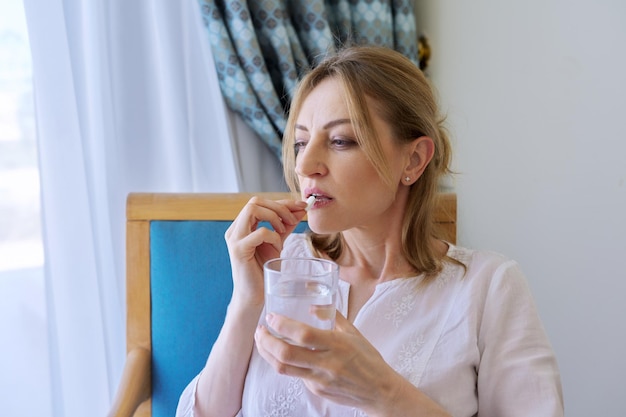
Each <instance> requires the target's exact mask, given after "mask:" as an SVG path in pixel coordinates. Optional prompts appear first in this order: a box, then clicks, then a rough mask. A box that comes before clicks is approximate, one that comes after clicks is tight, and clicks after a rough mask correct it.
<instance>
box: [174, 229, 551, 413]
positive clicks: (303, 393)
mask: <svg viewBox="0 0 626 417" xmlns="http://www.w3.org/2000/svg"><path fill="white" fill-rule="evenodd" d="M282 256H284V257H288V256H312V254H311V252H310V250H309V248H308V245H307V243H306V240H305V237H304V235H301V234H292V235H291V236H290V237H289V238H288V240H287V242H286V243H285V249H284V250H283V253H282ZM448 256H449V257H451V258H454V259H456V260H458V261H460V262H461V263H463V264H464V265H466V266H467V270H465V269H464V268H462V267H461V266H459V265H456V264H453V263H450V262H446V264H445V267H444V269H443V271H442V272H441V273H440V275H439V276H438V277H437V278H436V279H435V280H434V281H432V282H431V283H430V284H428V285H426V286H419V285H418V284H419V283H420V281H421V280H422V276H417V277H411V278H400V279H394V280H392V281H387V282H383V283H381V284H379V285H377V286H376V289H375V291H374V294H373V295H372V296H371V298H370V299H369V300H368V301H367V302H366V303H365V305H364V306H363V307H362V308H361V310H360V311H359V313H358V315H357V316H356V318H355V320H354V325H355V327H357V328H358V329H359V331H360V332H361V333H362V334H363V335H364V336H365V337H366V338H367V339H368V340H369V341H370V342H371V343H372V344H373V345H374V346H375V347H376V348H377V349H378V351H379V352H380V353H381V354H382V356H383V357H384V358H385V360H386V361H387V363H389V364H390V365H391V366H392V367H393V368H394V369H395V370H396V371H397V372H398V373H400V374H401V375H403V376H404V377H405V378H406V379H407V380H409V381H410V382H411V383H412V384H414V385H415V386H416V387H418V388H419V389H420V390H421V391H422V392H424V393H425V394H426V395H428V396H429V397H430V398H431V399H433V400H434V401H436V402H437V403H438V404H440V405H441V406H442V407H443V408H444V409H445V410H447V411H448V412H449V413H450V414H451V415H453V416H455V417H470V416H485V417H505V416H506V417H513V416H520V417H522V416H523V417H528V416H533V417H548V416H550V417H557V416H563V396H562V390H561V382H560V376H559V371H558V368H557V363H556V359H555V357H554V353H553V351H552V348H551V346H550V343H549V341H548V338H547V337H546V334H545V331H544V329H543V326H542V324H541V321H540V319H539V316H538V315H537V311H536V308H535V304H534V302H533V299H532V295H531V293H530V290H529V287H528V285H527V282H526V280H525V278H524V275H523V274H522V272H521V270H520V268H519V266H518V264H517V263H516V262H514V261H512V260H509V259H506V258H504V257H502V256H501V255H498V254H495V253H492V252H485V251H482V252H481V251H472V250H469V249H465V248H461V247H457V246H454V245H450V248H449V250H448ZM340 274H341V271H340ZM339 290H340V291H339V296H338V309H339V311H341V313H342V314H343V315H344V316H347V307H348V294H349V292H350V285H349V284H348V283H347V282H345V281H340V288H339ZM263 316H264V315H262V317H263ZM196 384H197V377H196V378H195V379H194V380H193V381H191V383H190V384H189V385H188V386H187V388H186V389H185V391H184V392H183V393H182V395H181V398H180V402H179V406H178V411H177V416H179V417H193V411H192V410H193V404H194V397H195V391H196ZM268 416H281V417H288V416H290V417H291V416H292V417H304V416H306V417H322V416H329V417H348V416H349V417H355V416H358V417H360V416H365V414H364V413H363V412H361V411H360V410H358V409H356V408H353V407H346V406H342V405H337V404H335V403H333V402H331V401H328V400H325V399H322V398H320V397H318V396H316V395H314V394H312V393H311V392H310V391H308V390H307V388H306V387H305V385H304V384H303V382H302V381H301V380H300V379H299V378H294V377H289V376H284V375H279V374H277V373H276V372H275V371H274V370H273V369H272V368H271V367H270V366H269V365H268V364H267V363H266V362H265V360H264V359H263V358H262V357H261V356H260V355H259V354H258V352H257V351H256V349H254V351H253V353H252V358H251V360H250V366H249V369H248V375H247V377H246V381H245V387H244V393H243V398H242V409H241V410H240V411H239V413H238V414H237V417H268Z"/></svg>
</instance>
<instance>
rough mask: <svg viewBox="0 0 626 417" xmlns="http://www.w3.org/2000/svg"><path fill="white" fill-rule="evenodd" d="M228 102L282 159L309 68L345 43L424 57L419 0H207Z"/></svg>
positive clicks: (204, 8)
mask: <svg viewBox="0 0 626 417" xmlns="http://www.w3.org/2000/svg"><path fill="white" fill-rule="evenodd" d="M199 3H200V10H201V13H202V18H203V22H204V26H205V28H206V33H207V37H208V39H209V42H210V44H211V47H212V50H213V56H214V59H215V62H216V65H217V72H218V76H219V82H220V87H221V90H222V93H223V95H224V97H225V100H226V103H227V104H228V106H229V107H230V108H231V109H232V110H233V111H235V112H237V113H238V114H240V115H241V117H242V118H243V120H245V122H246V123H247V124H248V125H249V126H250V127H251V128H252V129H253V130H254V131H255V132H257V133H258V135H259V137H260V138H261V139H262V140H263V142H264V143H265V144H266V145H267V146H268V148H269V149H271V150H272V152H274V154H275V155H276V156H277V157H278V158H280V154H281V138H282V134H283V131H284V127H285V123H286V112H287V108H288V105H289V102H290V100H291V96H292V94H293V91H294V87H295V84H296V83H297V81H298V79H299V78H300V77H301V76H302V73H303V72H304V71H306V70H307V69H308V68H310V67H311V66H313V65H315V64H316V63H317V62H318V61H319V60H320V59H321V58H322V57H323V55H324V54H325V53H327V52H332V51H334V50H335V49H336V48H337V47H340V46H342V45H345V44H371V45H381V46H386V47H389V48H394V49H396V50H397V51H399V52H401V53H403V54H404V55H406V56H407V57H409V58H410V59H411V60H412V61H414V62H415V64H416V65H419V63H418V39H417V33H416V27H415V15H414V10H413V1H412V0H362V1H356V0H265V1H248V2H246V1H242V0H199Z"/></svg>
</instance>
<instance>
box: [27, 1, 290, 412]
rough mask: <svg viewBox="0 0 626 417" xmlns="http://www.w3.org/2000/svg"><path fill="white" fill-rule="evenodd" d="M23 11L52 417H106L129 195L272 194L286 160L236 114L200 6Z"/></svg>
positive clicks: (58, 4)
mask: <svg viewBox="0 0 626 417" xmlns="http://www.w3.org/2000/svg"><path fill="white" fill-rule="evenodd" d="M25 11H26V17H27V23H28V29H29V37H30V44H31V50H32V61H33V82H34V91H35V114H36V120H37V136H38V146H39V164H40V174H41V190H42V191H41V192H42V205H43V208H42V211H43V235H44V248H45V275H46V277H45V285H46V301H47V309H46V310H47V317H48V324H49V325H48V336H49V344H50V363H51V375H52V376H51V382H50V385H51V390H52V393H51V397H52V409H53V415H54V416H58V417H61V416H63V417H84V416H102V415H106V410H107V409H108V407H109V405H110V403H111V399H112V397H113V395H114V391H115V389H116V387H117V385H118V383H119V377H120V375H121V370H122V366H123V362H124V358H125V331H124V322H125V319H124V317H125V287H124V285H125V272H124V271H125V269H124V257H125V255H124V253H125V252H124V251H125V248H124V242H125V199H126V195H127V193H129V192H131V191H147V192H149V191H172V192H196V191H198V192H228V191H240V190H245V191H254V190H258V191H273V190H277V189H282V187H283V184H282V182H281V172H280V164H279V163H277V162H276V160H275V158H274V156H273V155H272V154H271V153H270V152H269V151H268V150H267V148H266V147H265V146H264V145H263V144H262V143H261V142H260V141H259V140H258V139H257V138H255V137H254V135H253V134H252V132H251V131H250V129H249V128H248V127H247V126H245V125H244V124H243V123H242V122H241V121H239V120H238V118H236V117H233V113H232V112H230V111H229V110H227V109H226V107H225V105H224V102H223V99H222V96H221V93H220V90H219V85H218V81H217V74H216V72H215V63H214V62H213V59H212V55H211V53H210V46H209V44H208V41H207V40H206V37H205V36H204V29H203V27H202V23H201V17H200V14H199V10H198V8H197V3H195V2H191V1H189V2H170V1H157V2H149V1H139V2H127V1H124V0H109V1H106V2H91V1H89V2H87V1H80V0H49V1H45V2H39V1H36V0H25ZM242 149H243V150H244V151H241V150H242ZM250 158H251V160H249V159H250ZM260 164H264V165H263V166H264V170H263V174H262V175H259V169H260V168H259V165H260ZM25 372H28V370H25Z"/></svg>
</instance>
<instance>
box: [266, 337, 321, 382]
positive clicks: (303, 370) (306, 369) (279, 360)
mask: <svg viewBox="0 0 626 417" xmlns="http://www.w3.org/2000/svg"><path fill="white" fill-rule="evenodd" d="M254 339H255V342H256V346H257V350H258V352H259V354H260V355H261V356H262V357H263V359H265V360H266V361H267V362H268V363H269V364H270V365H271V366H272V368H274V369H275V370H276V372H278V373H279V374H283V375H289V376H296V377H300V378H306V377H309V376H310V375H311V368H312V364H311V363H310V360H307V359H306V358H307V356H308V355H310V354H311V353H313V351H312V350H311V349H310V348H306V347H302V346H297V345H294V344H293V343H290V342H287V341H286V340H285V339H282V338H278V337H276V336H274V335H273V334H272V333H270V331H269V330H268V328H267V327H265V326H259V327H258V328H257V330H256V332H255V334H254Z"/></svg>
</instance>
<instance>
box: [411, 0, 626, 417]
mask: <svg viewBox="0 0 626 417" xmlns="http://www.w3.org/2000/svg"><path fill="white" fill-rule="evenodd" d="M416 7H417V10H418V13H419V18H418V20H419V24H420V30H421V31H422V32H424V33H425V34H426V35H427V36H428V37H429V38H430V40H431V44H432V48H433V58H432V62H431V68H430V70H429V74H430V77H431V79H432V80H433V82H434V84H435V86H436V88H437V89H438V91H439V95H440V98H441V103H442V106H443V109H444V110H445V111H446V113H447V114H448V122H449V127H450V130H451V133H452V137H453V141H454V144H455V151H456V157H455V158H456V159H455V167H456V170H457V171H458V172H459V175H458V176H457V178H456V183H455V188H456V191H457V194H458V199H459V242H460V243H461V244H463V245H465V246H471V247H476V248H487V249H494V250H497V251H499V252H502V253H505V254H507V255H509V256H511V257H513V258H515V259H517V260H518V261H520V263H521V264H522V267H523V269H524V271H525V272H526V274H527V276H528V279H529V281H530V284H531V287H532V289H533V292H534V294H535V298H536V301H537V304H538V306H539V310H540V313H541V314H542V317H543V320H544V324H545V326H546V329H547V331H548V334H549V337H550V339H551V341H552V343H553V346H554V349H555V351H556V354H557V357H558V360H559V363H560V367H561V373H562V378H563V385H564V393H565V406H566V414H567V415H568V416H569V417H577V416H581V417H582V416H585V417H587V416H604V417H606V416H624V415H626V410H625V409H624V398H625V396H626V263H625V262H624V261H625V260H626V54H625V53H624V52H623V51H624V50H626V46H625V45H626V2H624V1H623V0H593V1H592V0H587V1H585V0H569V1H565V0H561V1H559V0H528V1H515V2H513V1H503V0H476V1H471V2H470V1H452V0H418V1H417V2H416Z"/></svg>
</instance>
